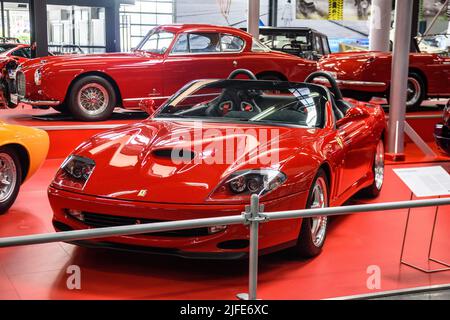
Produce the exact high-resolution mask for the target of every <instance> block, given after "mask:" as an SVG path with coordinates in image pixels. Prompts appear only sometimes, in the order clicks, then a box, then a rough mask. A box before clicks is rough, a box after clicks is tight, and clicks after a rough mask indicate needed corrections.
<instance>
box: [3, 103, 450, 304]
mask: <svg viewBox="0 0 450 320" xmlns="http://www.w3.org/2000/svg"><path fill="white" fill-rule="evenodd" d="M2 113H3V111H2ZM14 119H16V120H17V122H19V123H22V122H27V124H28V125H35V126H43V125H45V126H51V125H61V122H56V123H55V122H47V121H36V120H30V119H29V117H28V118H27V117H25V116H18V115H17V113H14V112H12V113H10V114H8V121H11V120H14ZM21 121H22V122H21ZM126 122H132V121H120V120H118V121H111V122H107V124H112V125H115V124H121V123H126ZM436 122H437V120H436V119H432V120H429V121H422V122H420V123H415V124H412V125H413V126H414V127H415V130H416V131H418V132H419V131H420V132H422V131H423V132H422V134H423V135H425V139H426V140H427V141H429V140H430V136H429V134H430V132H431V131H430V129H429V127H430V126H431V128H432V127H433V126H434V123H436ZM67 124H68V125H76V123H74V122H70V123H67ZM94 131H95V130H94ZM97 131H99V130H97ZM49 132H50V135H51V137H52V150H51V152H50V157H49V160H47V161H46V162H45V164H44V166H43V167H42V169H40V170H39V171H38V173H37V174H36V175H35V176H34V177H33V178H32V179H31V180H30V181H28V182H27V183H26V184H25V185H24V186H23V188H22V190H21V193H20V194H19V197H18V199H17V202H16V204H15V205H14V206H13V208H12V209H11V210H10V212H8V214H6V215H4V216H0V237H7V236H16V235H28V234H36V233H44V232H53V229H52V226H51V210H50V207H49V204H48V200H47V197H46V188H47V186H48V184H49V183H50V180H51V179H52V177H53V175H54V173H55V171H56V170H57V168H58V166H59V164H60V163H61V162H62V161H63V158H64V157H65V156H66V155H67V154H68V153H69V152H70V149H72V147H73V145H77V144H78V143H79V142H80V141H79V140H80V139H84V135H88V134H92V132H91V131H90V130H83V131H77V132H76V134H74V132H73V131H72V132H71V131H58V130H54V131H49ZM68 134H70V137H72V140H71V141H70V143H68V141H69V140H68V137H69V135H68ZM73 137H76V139H73ZM429 142H430V145H433V142H432V141H429ZM406 151H407V161H409V162H415V161H423V160H424V159H423V155H421V154H420V153H419V152H417V151H414V148H413V147H411V146H410V145H407V148H406ZM445 159H447V162H436V161H438V160H441V161H442V160H445ZM448 159H449V158H446V157H443V158H442V159H430V161H434V163H431V164H427V165H443V166H444V167H445V168H446V169H447V170H449V171H450V162H448ZM417 165H418V164H400V165H397V167H405V166H417ZM421 165H425V164H421ZM393 167H394V166H393V165H389V166H388V168H387V176H386V185H385V187H384V189H383V192H382V194H381V196H380V197H379V198H378V199H377V200H376V202H385V201H400V200H407V199H409V197H410V193H409V191H408V189H407V187H406V186H405V185H404V184H403V183H402V182H401V181H400V180H399V179H398V178H397V177H396V176H395V174H394V173H393V171H392V168H393ZM433 212H434V209H433V208H427V209H416V210H414V211H413V217H412V221H411V223H412V228H411V230H410V231H411V232H410V233H409V236H408V245H407V256H406V258H407V259H408V260H409V261H411V262H416V263H419V264H421V265H426V264H427V262H426V255H427V246H426V244H427V242H428V238H427V235H428V234H430V233H431V224H432V220H431V219H432V218H433ZM449 212H450V207H442V208H441V211H440V216H439V217H440V218H439V219H440V220H439V227H438V230H437V232H436V241H435V247H434V251H433V256H434V257H435V258H438V259H441V260H446V261H450V250H449V249H450V244H449V243H448V241H447V239H448V230H449V227H450V215H448V213H449ZM405 219H406V210H397V211H394V212H387V211H385V212H377V213H369V214H362V215H352V216H346V217H338V218H335V219H334V220H333V221H332V223H331V225H330V232H329V237H328V239H327V243H326V247H325V250H324V252H323V254H322V255H320V256H319V257H318V258H316V259H313V260H307V261H301V260H297V259H296V258H294V257H292V256H290V255H289V254H287V253H285V252H281V253H276V254H273V255H270V256H265V257H262V258H261V259H260V278H259V279H260V281H259V294H260V298H262V299H317V298H330V297H337V296H347V295H355V294H362V293H370V292H372V291H371V290H369V289H368V288H367V285H366V282H367V278H368V274H367V272H366V271H367V268H368V267H369V266H372V265H376V266H379V267H380V268H381V273H382V282H381V286H382V287H381V289H380V290H381V291H385V290H393V289H400V288H410V287H419V286H426V285H434V284H448V283H450V272H444V273H438V274H431V275H430V274H424V273H421V272H419V271H417V270H414V269H411V268H409V267H407V266H401V265H400V264H399V257H400V249H401V244H402V233H403V228H404V225H405ZM70 265H78V266H80V268H81V272H82V277H81V284H82V290H80V291H70V290H68V289H67V287H66V281H67V277H68V275H67V273H66V270H67V267H68V266H70ZM247 269H248V265H247V262H246V261H228V262H226V261H225V262H213V261H192V260H183V259H178V258H172V257H159V256H146V255H138V254H129V253H121V252H115V251H105V250H92V249H83V248H77V247H74V246H72V245H68V244H47V245H35V246H28V247H16V248H6V249H0V299H234V298H235V295H236V294H237V293H240V292H246V290H247V288H246V285H247ZM380 290H378V291H380Z"/></svg>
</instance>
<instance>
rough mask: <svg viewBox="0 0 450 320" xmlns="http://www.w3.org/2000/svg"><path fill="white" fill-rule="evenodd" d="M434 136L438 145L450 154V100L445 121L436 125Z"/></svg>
mask: <svg viewBox="0 0 450 320" xmlns="http://www.w3.org/2000/svg"><path fill="white" fill-rule="evenodd" d="M434 137H435V139H436V143H437V145H438V146H439V147H440V148H441V149H442V150H443V151H444V152H446V153H447V154H449V155H450V100H449V101H448V102H447V106H446V107H445V109H444V117H443V122H442V123H438V124H437V125H436V128H435V130H434Z"/></svg>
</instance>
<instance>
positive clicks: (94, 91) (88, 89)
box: [77, 83, 109, 115]
mask: <svg viewBox="0 0 450 320" xmlns="http://www.w3.org/2000/svg"><path fill="white" fill-rule="evenodd" d="M77 101H78V105H79V106H80V108H81V109H82V110H83V111H84V112H86V113H87V114H89V115H99V114H102V113H103V112H104V111H105V110H106V109H107V108H108V104H109V94H108V90H106V88H104V87H103V86H102V85H100V84H98V83H88V84H86V85H84V86H83V87H82V88H81V89H80V90H79V92H78V97H77Z"/></svg>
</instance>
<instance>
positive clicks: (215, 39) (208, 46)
mask: <svg viewBox="0 0 450 320" xmlns="http://www.w3.org/2000/svg"><path fill="white" fill-rule="evenodd" d="M189 48H190V52H191V53H203V52H220V51H221V50H220V40H219V34H217V33H191V34H190V35H189Z"/></svg>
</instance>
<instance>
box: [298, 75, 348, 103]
mask: <svg viewBox="0 0 450 320" xmlns="http://www.w3.org/2000/svg"><path fill="white" fill-rule="evenodd" d="M317 78H325V79H327V80H328V82H329V83H330V85H331V88H330V91H331V93H332V94H333V95H334V99H335V100H343V98H344V97H343V96H342V92H341V89H339V87H338V84H337V82H336V79H334V77H333V76H332V75H331V74H329V73H328V72H324V71H316V72H313V73H311V74H310V75H309V76H308V77H307V78H306V80H305V82H306V83H314V80H315V79H317Z"/></svg>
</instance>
